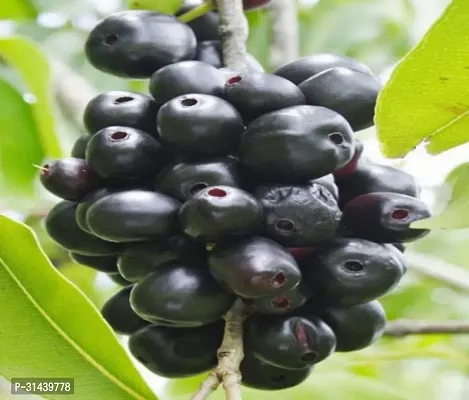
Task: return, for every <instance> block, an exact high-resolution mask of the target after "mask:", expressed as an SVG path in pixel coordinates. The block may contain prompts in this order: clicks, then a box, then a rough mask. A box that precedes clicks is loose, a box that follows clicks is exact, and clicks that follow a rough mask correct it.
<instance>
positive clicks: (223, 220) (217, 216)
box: [179, 186, 263, 242]
mask: <svg viewBox="0 0 469 400" xmlns="http://www.w3.org/2000/svg"><path fill="white" fill-rule="evenodd" d="M262 220H263V211H262V205H261V204H260V203H259V202H258V201H257V200H256V198H255V197H254V196H252V195H251V194H249V193H248V192H245V191H244V190H242V189H238V188H235V187H230V186H209V187H208V188H206V189H202V190H200V191H199V192H197V193H196V194H195V195H194V196H192V198H191V199H189V200H188V201H186V202H185V203H184V204H183V206H182V207H181V210H180V212H179V224H180V227H181V229H182V230H183V231H184V233H185V234H186V235H188V236H190V237H192V238H194V239H197V240H202V241H206V242H216V241H218V240H220V239H223V238H226V237H230V236H241V235H249V234H252V233H255V232H256V231H257V230H258V229H260V227H261V224H262Z"/></svg>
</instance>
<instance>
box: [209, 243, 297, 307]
mask: <svg viewBox="0 0 469 400" xmlns="http://www.w3.org/2000/svg"><path fill="white" fill-rule="evenodd" d="M209 266H210V272H211V273H212V275H213V276H214V277H215V278H216V279H217V280H219V281H222V282H224V283H225V284H226V285H227V286H228V287H229V288H230V289H231V290H233V292H235V293H236V294H237V295H238V296H241V297H244V298H259V297H265V296H275V295H280V294H282V293H284V292H286V291H287V290H290V289H293V288H294V287H296V286H297V285H298V284H299V282H300V280H301V272H300V269H299V268H298V265H297V263H296V261H295V259H294V258H293V256H292V255H291V254H290V253H289V252H288V250H286V249H285V248H284V247H282V246H280V245H279V244H278V243H276V242H274V241H272V240H270V239H266V238H262V237H249V238H242V239H238V240H231V241H227V242H225V243H220V244H218V245H217V246H215V248H214V249H213V250H212V251H211V252H210V256H209Z"/></svg>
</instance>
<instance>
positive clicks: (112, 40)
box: [104, 33, 119, 46]
mask: <svg viewBox="0 0 469 400" xmlns="http://www.w3.org/2000/svg"><path fill="white" fill-rule="evenodd" d="M118 40H119V36H117V35H116V34H114V33H111V34H109V35H106V36H104V43H105V44H107V45H109V46H111V45H113V44H114V43H116V42H117V41H118Z"/></svg>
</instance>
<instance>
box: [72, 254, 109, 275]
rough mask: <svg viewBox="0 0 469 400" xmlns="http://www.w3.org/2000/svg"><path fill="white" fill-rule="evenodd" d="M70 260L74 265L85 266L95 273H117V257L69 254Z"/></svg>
mask: <svg viewBox="0 0 469 400" xmlns="http://www.w3.org/2000/svg"><path fill="white" fill-rule="evenodd" d="M69 256H70V258H71V259H72V261H73V262H74V263H76V264H80V265H85V266H87V267H90V268H93V269H95V270H97V271H101V272H106V273H116V272H117V255H112V256H85V255H83V254H78V253H74V252H70V253H69Z"/></svg>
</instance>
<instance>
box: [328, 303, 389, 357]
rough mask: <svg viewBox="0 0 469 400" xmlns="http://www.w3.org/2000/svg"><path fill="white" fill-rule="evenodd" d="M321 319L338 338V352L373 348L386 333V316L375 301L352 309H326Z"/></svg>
mask: <svg viewBox="0 0 469 400" xmlns="http://www.w3.org/2000/svg"><path fill="white" fill-rule="evenodd" d="M319 315H320V317H321V318H322V319H323V320H324V321H325V322H326V323H327V324H328V325H329V326H330V327H331V328H332V330H333V331H334V334H335V337H336V338H337V346H336V349H335V350H336V351H339V352H346V351H357V350H361V349H364V348H365V347H368V346H371V345H372V344H373V343H374V342H376V341H377V340H378V339H379V338H380V337H381V336H382V335H383V333H384V328H385V325H386V314H385V312H384V309H383V307H382V306H381V304H380V303H379V302H378V301H377V300H375V301H371V302H369V303H365V304H359V305H356V306H352V307H341V308H326V309H324V310H322V311H320V312H319Z"/></svg>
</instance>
